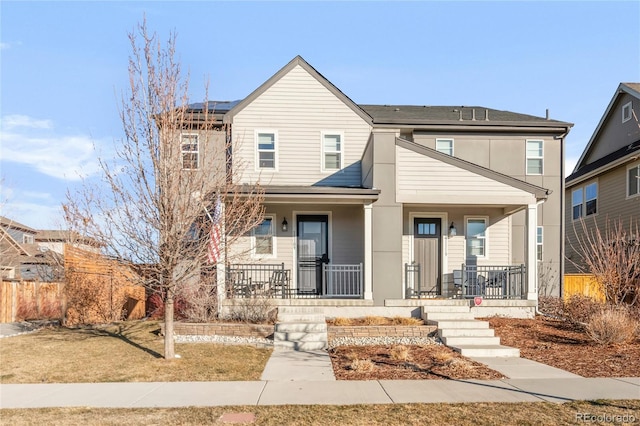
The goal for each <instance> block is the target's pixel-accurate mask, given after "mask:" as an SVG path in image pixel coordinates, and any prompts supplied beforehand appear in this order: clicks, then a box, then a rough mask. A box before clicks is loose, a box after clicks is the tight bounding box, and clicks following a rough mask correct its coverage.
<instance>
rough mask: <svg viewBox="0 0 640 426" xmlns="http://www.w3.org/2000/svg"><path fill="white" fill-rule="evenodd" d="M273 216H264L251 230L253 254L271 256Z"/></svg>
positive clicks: (272, 250)
mask: <svg viewBox="0 0 640 426" xmlns="http://www.w3.org/2000/svg"><path fill="white" fill-rule="evenodd" d="M274 223H275V218H274V217H273V216H265V218H264V220H263V221H262V223H261V224H260V225H258V226H257V227H256V228H255V229H254V230H253V240H254V242H253V247H254V254H255V255H257V256H265V255H268V256H272V255H273V254H274V253H275V252H274V249H273V224H274Z"/></svg>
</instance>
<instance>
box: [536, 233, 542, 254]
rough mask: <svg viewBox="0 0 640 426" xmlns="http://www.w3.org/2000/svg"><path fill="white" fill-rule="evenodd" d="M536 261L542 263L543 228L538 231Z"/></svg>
mask: <svg viewBox="0 0 640 426" xmlns="http://www.w3.org/2000/svg"><path fill="white" fill-rule="evenodd" d="M536 259H538V261H539V262H542V226H538V229H536Z"/></svg>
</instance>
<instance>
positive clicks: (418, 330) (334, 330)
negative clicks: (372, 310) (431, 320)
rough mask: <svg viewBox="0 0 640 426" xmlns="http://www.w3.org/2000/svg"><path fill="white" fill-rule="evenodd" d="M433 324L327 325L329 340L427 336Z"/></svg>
mask: <svg viewBox="0 0 640 426" xmlns="http://www.w3.org/2000/svg"><path fill="white" fill-rule="evenodd" d="M436 329H437V327H436V326H435V325H353V326H334V325H331V326H329V327H328V329H327V332H328V335H329V336H328V337H329V340H333V339H337V338H343V337H429V336H430V335H432V334H433V333H434V332H435V331H436Z"/></svg>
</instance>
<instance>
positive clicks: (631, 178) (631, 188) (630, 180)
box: [627, 164, 640, 197]
mask: <svg viewBox="0 0 640 426" xmlns="http://www.w3.org/2000/svg"><path fill="white" fill-rule="evenodd" d="M636 195H640V164H638V165H637V166H633V167H631V168H630V169H629V170H627V196H628V197H634V196H636Z"/></svg>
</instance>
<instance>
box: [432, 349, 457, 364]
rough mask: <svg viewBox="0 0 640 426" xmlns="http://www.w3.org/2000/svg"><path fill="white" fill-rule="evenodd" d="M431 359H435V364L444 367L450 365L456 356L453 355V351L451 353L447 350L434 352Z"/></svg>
mask: <svg viewBox="0 0 640 426" xmlns="http://www.w3.org/2000/svg"><path fill="white" fill-rule="evenodd" d="M431 357H432V358H433V361H434V362H436V363H437V364H442V365H445V364H448V363H450V362H451V361H452V360H453V359H454V356H453V354H452V353H451V351H449V350H448V349H446V348H441V349H438V350H434V351H433V353H432V354H431Z"/></svg>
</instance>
